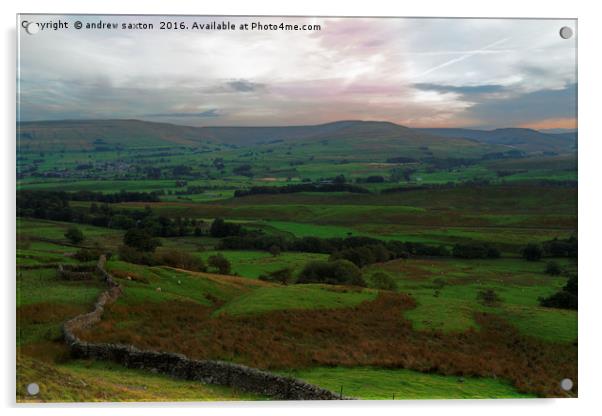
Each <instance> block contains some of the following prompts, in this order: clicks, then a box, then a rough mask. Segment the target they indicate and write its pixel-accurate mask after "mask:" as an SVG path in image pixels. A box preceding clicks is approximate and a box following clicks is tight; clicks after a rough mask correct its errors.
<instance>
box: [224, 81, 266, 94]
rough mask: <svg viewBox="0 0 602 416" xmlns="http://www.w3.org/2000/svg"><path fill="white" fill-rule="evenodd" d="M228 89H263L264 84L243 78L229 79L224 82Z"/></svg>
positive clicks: (238, 90) (251, 90)
mask: <svg viewBox="0 0 602 416" xmlns="http://www.w3.org/2000/svg"><path fill="white" fill-rule="evenodd" d="M226 85H227V87H228V89H230V90H232V91H236V92H254V91H259V90H263V89H265V84H261V83H258V82H251V81H248V80H245V79H240V80H235V81H230V82H227V83H226Z"/></svg>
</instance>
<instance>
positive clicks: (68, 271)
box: [56, 264, 97, 280]
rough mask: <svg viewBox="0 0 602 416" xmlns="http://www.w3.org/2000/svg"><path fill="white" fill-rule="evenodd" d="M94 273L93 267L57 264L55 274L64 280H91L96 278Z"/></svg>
mask: <svg viewBox="0 0 602 416" xmlns="http://www.w3.org/2000/svg"><path fill="white" fill-rule="evenodd" d="M96 271H97V267H94V266H87V265H71V264H66V265H62V264H59V265H58V268H57V272H56V273H57V276H58V277H59V278H61V279H64V280H91V279H93V278H94V277H96Z"/></svg>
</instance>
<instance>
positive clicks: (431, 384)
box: [290, 367, 533, 400]
mask: <svg viewBox="0 0 602 416" xmlns="http://www.w3.org/2000/svg"><path fill="white" fill-rule="evenodd" d="M290 374H291V375H294V376H295V377H298V378H300V379H302V380H305V381H307V382H310V383H316V384H318V385H320V386H323V387H325V388H328V389H330V390H332V391H337V392H340V391H341V390H342V391H343V395H344V396H345V395H346V396H350V397H356V398H361V399H366V400H418V399H449V398H453V399H492V398H497V399H502V398H504V399H518V398H528V397H533V396H530V395H528V394H521V393H518V392H516V390H515V389H513V388H512V386H510V385H509V384H508V383H505V382H504V381H501V380H494V379H487V378H471V377H468V378H465V377H449V376H447V377H446V376H437V375H432V374H428V375H427V374H423V373H417V372H415V371H409V370H388V369H381V368H370V367H368V368H363V367H358V368H342V367H335V368H323V367H322V368H314V369H311V370H302V371H295V372H292V373H290Z"/></svg>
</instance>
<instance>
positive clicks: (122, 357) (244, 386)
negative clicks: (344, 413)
mask: <svg viewBox="0 0 602 416" xmlns="http://www.w3.org/2000/svg"><path fill="white" fill-rule="evenodd" d="M105 264H106V257H105V256H101V257H100V258H99V260H98V264H97V269H98V272H99V273H100V274H101V276H102V277H103V280H104V281H105V282H106V283H107V286H108V287H109V288H108V290H106V291H105V292H103V293H101V294H100V296H99V297H98V300H97V301H96V303H95V304H94V309H93V310H92V311H91V312H88V313H85V314H82V315H78V316H76V317H75V318H73V319H70V320H68V321H67V322H65V323H64V324H63V335H64V338H65V341H66V342H67V345H68V346H69V349H70V350H71V354H72V355H73V357H75V358H92V359H97V360H108V361H113V362H117V363H119V364H121V365H123V366H125V367H128V368H138V369H146V370H149V371H152V372H156V373H162V374H167V375H170V376H172V377H176V378H180V379H185V380H196V381H200V382H202V383H208V384H218V385H223V386H229V387H234V388H237V389H240V390H242V391H246V392H251V393H258V394H261V395H265V396H268V397H272V398H275V399H280V400H340V399H341V397H340V396H339V395H338V394H335V393H333V392H331V391H329V390H326V389H323V388H321V387H318V386H314V385H311V384H308V383H305V382H303V381H301V380H297V379H294V378H291V377H284V376H279V375H276V374H273V373H270V372H267V371H263V370H258V369H255V368H251V367H247V366H244V365H239V364H233V363H229V362H223V361H213V360H191V359H189V358H187V357H186V356H185V355H182V354H174V353H169V352H158V351H148V350H140V349H138V348H136V347H134V346H132V345H122V344H103V343H89V342H85V341H82V340H81V339H79V338H78V337H77V335H75V333H76V332H77V331H79V330H81V329H84V328H88V327H90V326H92V325H94V324H95V323H97V322H99V321H100V320H101V318H102V314H103V312H104V308H105V306H107V305H109V304H110V303H112V302H114V301H115V300H117V298H118V297H119V295H120V294H121V287H120V286H119V284H118V283H117V282H115V281H114V279H113V277H112V276H111V274H110V273H108V272H107V271H106V269H105Z"/></svg>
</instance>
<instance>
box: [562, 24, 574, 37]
mask: <svg viewBox="0 0 602 416" xmlns="http://www.w3.org/2000/svg"><path fill="white" fill-rule="evenodd" d="M560 37H561V38H562V39H570V38H572V37H573V29H571V28H570V27H568V26H563V27H561V28H560Z"/></svg>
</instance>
